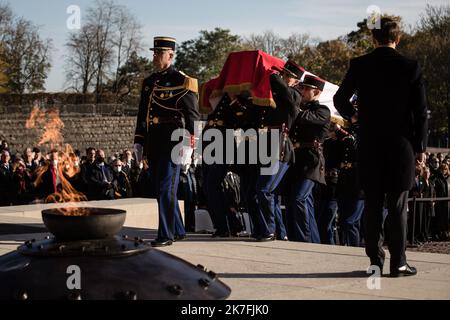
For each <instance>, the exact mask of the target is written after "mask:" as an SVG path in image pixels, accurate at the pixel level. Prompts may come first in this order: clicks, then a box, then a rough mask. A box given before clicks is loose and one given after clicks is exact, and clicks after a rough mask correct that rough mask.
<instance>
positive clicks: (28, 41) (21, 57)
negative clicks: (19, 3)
mask: <svg viewBox="0 0 450 320" xmlns="http://www.w3.org/2000/svg"><path fill="white" fill-rule="evenodd" d="M1 11H2V12H3V13H5V12H6V13H7V15H8V12H7V10H5V9H3V10H1ZM8 19H9V20H8ZM8 19H6V20H3V21H2V23H0V24H1V25H2V28H3V32H4V33H3V34H2V36H1V46H2V52H1V53H0V54H1V56H0V60H1V61H3V63H4V67H5V69H6V74H7V75H8V84H7V86H8V89H9V90H10V91H11V92H13V93H18V94H23V93H25V92H35V91H38V90H43V89H44V84H45V79H46V78H47V74H48V72H49V71H50V67H51V64H50V51H51V48H52V44H51V40H50V39H41V37H40V36H39V28H38V27H37V26H35V25H33V24H32V23H31V22H30V21H28V20H25V19H23V18H16V17H14V16H12V15H11V16H10V17H9V18H8Z"/></svg>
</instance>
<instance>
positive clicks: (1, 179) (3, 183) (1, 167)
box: [0, 149, 14, 206]
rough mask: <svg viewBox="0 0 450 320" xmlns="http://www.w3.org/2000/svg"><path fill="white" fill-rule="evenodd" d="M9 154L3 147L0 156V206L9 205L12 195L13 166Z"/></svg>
mask: <svg viewBox="0 0 450 320" xmlns="http://www.w3.org/2000/svg"><path fill="white" fill-rule="evenodd" d="M10 160H11V156H10V155H9V151H8V150H7V149H3V151H2V153H1V157H0V206H9V205H11V203H12V201H13V197H14V193H13V190H12V179H13V168H12V164H11V161H10Z"/></svg>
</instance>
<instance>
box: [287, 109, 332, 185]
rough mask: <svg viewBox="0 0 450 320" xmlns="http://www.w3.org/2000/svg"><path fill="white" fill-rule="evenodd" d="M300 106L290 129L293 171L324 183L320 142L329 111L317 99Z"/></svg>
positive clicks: (324, 133)
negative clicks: (293, 156) (292, 146)
mask: <svg viewBox="0 0 450 320" xmlns="http://www.w3.org/2000/svg"><path fill="white" fill-rule="evenodd" d="M302 108H303V109H302V111H300V113H299V114H298V116H297V119H296V120H295V124H294V127H293V129H292V130H291V132H292V134H291V139H292V143H293V145H294V149H295V165H294V171H295V173H296V175H297V176H299V177H301V178H304V179H311V180H313V181H316V182H319V183H323V184H326V182H325V159H324V157H323V152H322V143H323V141H324V139H325V137H326V135H327V132H328V129H329V126H330V120H331V112H330V109H328V107H327V106H325V105H321V104H320V103H319V101H311V102H308V103H306V104H305V105H303V106H302Z"/></svg>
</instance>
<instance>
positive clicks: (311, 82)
mask: <svg viewBox="0 0 450 320" xmlns="http://www.w3.org/2000/svg"><path fill="white" fill-rule="evenodd" d="M300 85H301V86H306V87H311V88H314V89H319V90H320V91H323V88H324V87H325V80H323V79H320V78H319V77H316V76H313V75H311V74H307V75H306V76H305V78H304V79H303V82H302V83H300Z"/></svg>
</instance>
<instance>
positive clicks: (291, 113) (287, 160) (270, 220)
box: [253, 60, 305, 241]
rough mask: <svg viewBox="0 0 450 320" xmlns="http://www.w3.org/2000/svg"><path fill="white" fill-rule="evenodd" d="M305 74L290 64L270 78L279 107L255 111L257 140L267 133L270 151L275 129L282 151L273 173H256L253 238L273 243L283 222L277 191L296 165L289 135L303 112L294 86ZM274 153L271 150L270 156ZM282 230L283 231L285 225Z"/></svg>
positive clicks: (280, 150) (291, 62)
mask: <svg viewBox="0 0 450 320" xmlns="http://www.w3.org/2000/svg"><path fill="white" fill-rule="evenodd" d="M304 72H305V71H304V70H303V68H301V67H300V66H298V65H297V64H296V63H295V62H293V61H291V60H289V61H287V62H286V64H285V65H284V67H283V69H282V70H281V72H280V73H277V72H275V73H273V74H271V75H270V86H271V90H272V94H273V98H274V100H275V103H276V108H272V107H259V108H255V111H256V116H255V117H256V129H257V130H258V132H259V135H258V138H259V139H261V138H262V135H264V134H267V149H268V150H270V145H271V130H273V129H276V130H278V132H279V138H278V141H277V142H276V143H278V150H279V154H278V157H277V162H278V163H277V165H276V166H275V170H274V172H272V173H270V174H267V173H266V172H263V171H262V170H261V168H260V170H259V171H258V172H257V174H258V175H257V178H256V188H255V194H256V200H257V203H258V212H256V218H255V219H254V222H255V223H254V224H255V230H254V232H253V233H254V235H253V236H254V237H255V238H256V239H257V240H258V241H270V240H274V239H275V229H276V225H275V220H277V221H278V222H279V223H283V221H282V219H281V217H280V215H281V209H280V208H279V203H278V201H276V200H275V197H276V196H277V195H276V194H275V189H276V188H277V186H278V185H279V184H280V182H281V180H282V179H283V176H284V175H285V173H286V171H287V170H288V168H289V165H290V164H292V163H293V147H292V143H291V140H290V136H289V132H290V129H291V127H292V125H293V123H294V121H295V119H296V117H297V115H298V113H299V111H300V103H301V96H300V94H299V92H298V91H297V90H296V89H295V88H294V87H295V86H296V85H297V84H298V83H299V82H300V79H301V77H302V76H303V74H304ZM259 145H260V144H259ZM274 151H275V150H270V153H273V152H274ZM276 206H278V207H276ZM276 215H278V218H277V219H275V216H276ZM280 229H283V226H281V228H280Z"/></svg>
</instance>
